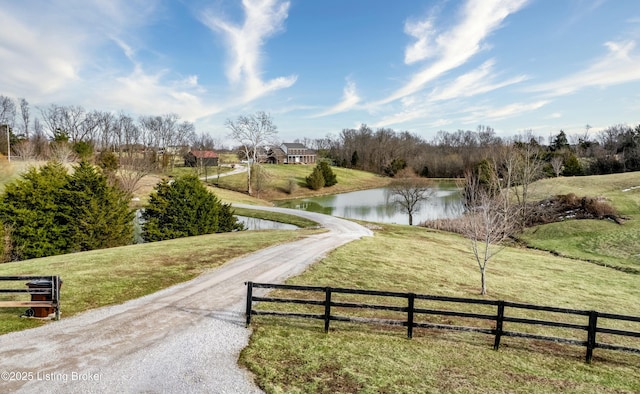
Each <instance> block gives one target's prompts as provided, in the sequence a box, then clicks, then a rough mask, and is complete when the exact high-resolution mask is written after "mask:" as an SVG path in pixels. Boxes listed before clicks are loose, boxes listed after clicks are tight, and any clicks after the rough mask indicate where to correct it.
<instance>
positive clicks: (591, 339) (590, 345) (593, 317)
mask: <svg viewBox="0 0 640 394" xmlns="http://www.w3.org/2000/svg"><path fill="white" fill-rule="evenodd" d="M597 327H598V312H596V311H591V312H589V329H588V332H587V356H586V359H585V361H586V362H587V364H590V363H591V358H592V357H593V349H595V348H596V328H597Z"/></svg>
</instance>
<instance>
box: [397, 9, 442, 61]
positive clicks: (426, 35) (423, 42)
mask: <svg viewBox="0 0 640 394" xmlns="http://www.w3.org/2000/svg"><path fill="white" fill-rule="evenodd" d="M404 32H405V33H407V34H408V35H410V36H412V37H414V38H416V40H417V41H416V42H415V43H414V44H412V45H409V46H407V49H406V50H405V53H404V62H405V63H406V64H411V63H415V62H417V61H420V60H423V59H426V58H428V57H430V56H433V55H434V52H435V49H436V48H434V45H433V44H432V43H431V42H430V41H431V37H432V36H433V35H434V34H435V29H434V27H433V23H432V21H431V20H430V19H428V20H424V21H418V22H407V23H406V24H405V26H404Z"/></svg>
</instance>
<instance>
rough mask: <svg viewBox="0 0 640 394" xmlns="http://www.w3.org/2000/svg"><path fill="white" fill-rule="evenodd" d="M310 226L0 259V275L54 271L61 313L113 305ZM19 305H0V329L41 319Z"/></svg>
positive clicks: (288, 237)
mask: <svg viewBox="0 0 640 394" xmlns="http://www.w3.org/2000/svg"><path fill="white" fill-rule="evenodd" d="M310 231H315V230H299V231H246V232H237V233H226V234H212V235H203V236H197V237H188V238H182V239H176V240H170V241H162V242H154V243H147V244H142V245H131V246H124V247H119V248H111V249H103V250H95V251H90V252H82V253H75V254H67V255H61V256H53V257H47V258H41V259H33V260H25V261H20V262H14V263H6V264H0V276H7V275H60V277H61V278H62V280H63V282H64V283H63V285H62V289H61V292H60V294H61V303H62V316H63V318H64V317H66V316H72V315H75V314H77V313H79V312H83V311H86V310H89V309H93V308H97V307H101V306H105V305H112V304H119V303H122V302H124V301H127V300H130V299H134V298H138V297H141V296H143V295H146V294H150V293H153V292H155V291H158V290H160V289H163V288H166V287H169V286H171V285H174V284H176V283H180V282H184V281H187V280H189V279H192V278H194V277H195V276H197V275H198V274H200V273H202V272H204V271H206V270H210V269H213V268H215V267H218V266H220V265H221V264H223V263H224V262H226V261H228V260H230V259H232V258H234V257H237V256H241V255H244V254H247V253H251V252H253V251H255V250H259V249H262V248H265V247H267V246H270V245H274V244H278V243H282V242H288V241H292V240H294V239H297V238H299V237H304V236H306V235H307V234H309V232H310ZM22 312H24V309H20V308H17V309H8V308H2V309H0V334H3V333H7V332H10V331H16V330H20V329H24V328H29V327H35V326H37V325H39V324H42V322H40V321H37V320H33V319H23V318H20V317H19V316H20V314H21V313H22Z"/></svg>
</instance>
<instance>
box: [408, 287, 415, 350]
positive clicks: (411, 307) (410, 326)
mask: <svg viewBox="0 0 640 394" xmlns="http://www.w3.org/2000/svg"><path fill="white" fill-rule="evenodd" d="M407 298H408V300H409V305H408V306H407V337H409V339H411V338H413V310H414V304H415V299H416V295H415V294H413V293H409V294H408V295H407Z"/></svg>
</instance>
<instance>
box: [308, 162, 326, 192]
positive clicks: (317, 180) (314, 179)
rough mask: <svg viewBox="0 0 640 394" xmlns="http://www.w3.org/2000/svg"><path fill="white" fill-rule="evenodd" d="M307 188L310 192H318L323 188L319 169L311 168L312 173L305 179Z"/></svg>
mask: <svg viewBox="0 0 640 394" xmlns="http://www.w3.org/2000/svg"><path fill="white" fill-rule="evenodd" d="M306 181H307V186H309V188H310V189H312V190H320V189H322V188H323V187H324V176H323V175H322V170H321V169H320V167H318V166H316V167H314V168H313V172H311V175H309V176H308V177H307V178H306Z"/></svg>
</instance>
